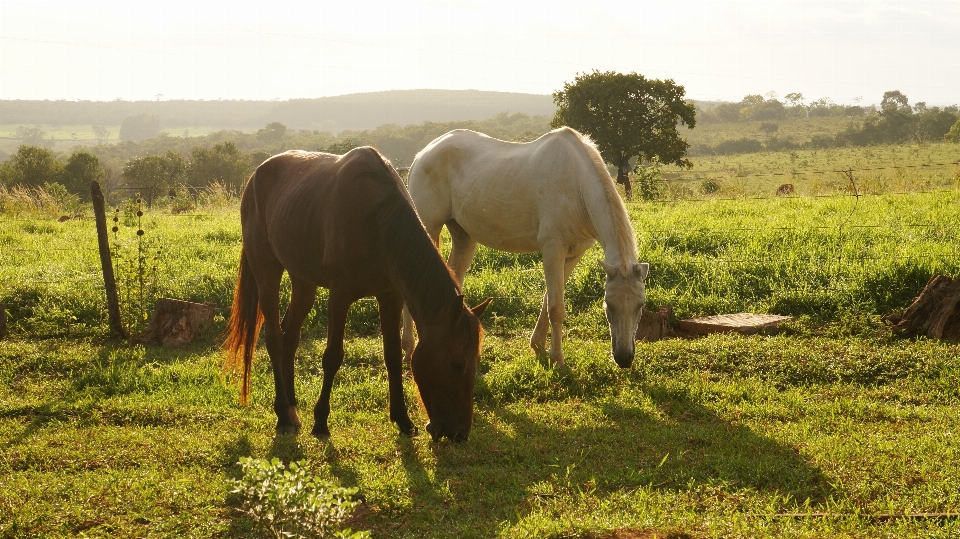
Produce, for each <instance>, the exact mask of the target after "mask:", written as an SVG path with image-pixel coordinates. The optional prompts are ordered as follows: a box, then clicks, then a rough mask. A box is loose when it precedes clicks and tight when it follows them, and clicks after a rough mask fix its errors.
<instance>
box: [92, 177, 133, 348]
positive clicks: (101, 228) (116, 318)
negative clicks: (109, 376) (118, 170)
mask: <svg viewBox="0 0 960 539" xmlns="http://www.w3.org/2000/svg"><path fill="white" fill-rule="evenodd" d="M90 195H91V196H92V198H93V214H94V217H95V218H96V221H97V245H98V246H99V247H100V266H101V267H102V268H103V285H104V288H105V289H106V291H107V313H108V314H109V316H110V334H111V335H114V336H117V337H122V338H124V339H126V338H128V335H127V330H125V329H123V321H122V320H121V319H120V300H119V299H118V297H117V281H116V279H115V278H114V276H113V262H112V261H111V260H110V241H109V238H108V237H107V214H106V209H105V204H104V201H103V191H101V190H100V184H99V183H98V182H97V181H96V180H94V181H92V182H90Z"/></svg>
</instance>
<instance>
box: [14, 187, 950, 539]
mask: <svg viewBox="0 0 960 539" xmlns="http://www.w3.org/2000/svg"><path fill="white" fill-rule="evenodd" d="M629 209H630V212H631V218H632V221H633V223H634V225H635V227H636V229H637V232H638V239H639V242H640V252H641V259H642V260H645V261H649V262H650V263H651V277H650V280H649V282H648V304H650V305H652V306H659V305H662V304H671V305H672V306H673V307H674V309H675V310H676V312H677V314H678V315H680V316H688V315H702V314H715V313H719V312H733V311H739V310H753V311H758V312H770V313H777V314H789V315H794V316H797V317H798V321H797V322H796V323H794V324H792V325H790V326H789V327H788V328H787V330H786V331H785V332H783V333H782V334H780V335H777V336H756V337H739V336H712V337H707V338H703V339H697V340H669V341H662V342H658V343H647V344H645V343H638V351H637V361H636V362H635V364H634V366H633V368H632V369H630V370H627V371H623V370H620V369H618V368H617V367H616V366H615V364H614V363H613V361H612V360H611V359H610V358H609V354H610V352H609V337H608V336H607V330H606V327H605V322H604V319H603V311H602V305H601V302H600V297H601V294H602V286H603V285H602V270H601V269H600V267H599V264H597V260H599V259H600V256H601V253H600V251H599V249H593V250H591V251H590V252H588V254H587V255H586V256H585V257H584V260H583V261H582V262H581V264H580V266H579V267H578V268H577V270H576V271H575V272H574V274H573V276H572V277H571V279H570V282H569V283H568V285H567V289H566V291H567V309H568V313H569V316H568V318H567V327H566V335H567V338H566V340H565V352H566V355H567V361H568V364H569V368H567V369H563V370H558V369H554V368H552V367H551V366H550V365H548V364H546V363H545V361H544V360H543V359H540V358H538V357H537V356H535V355H534V354H533V353H532V352H530V351H529V350H528V348H527V345H526V342H527V339H528V338H529V331H530V330H531V329H532V327H533V323H534V321H535V319H536V315H537V312H538V310H539V300H540V297H542V293H543V282H542V273H541V269H540V261H539V257H538V256H536V255H510V254H504V253H497V252H493V251H489V250H486V249H481V250H480V252H479V253H478V255H477V259H476V261H475V264H474V266H473V269H472V270H471V273H470V274H468V276H467V282H466V294H467V300H468V302H469V303H471V304H473V303H476V302H478V301H479V300H480V299H482V298H484V297H487V296H494V297H496V299H495V301H494V303H493V304H492V305H491V307H490V309H489V310H488V314H487V315H485V319H484V326H485V328H486V330H487V339H486V340H485V342H484V348H483V357H482V365H481V369H480V377H479V378H478V385H477V399H476V401H477V416H476V425H475V427H474V429H473V432H472V434H471V437H470V440H469V441H468V442H467V443H466V444H461V445H455V444H451V443H448V442H442V443H438V444H434V443H432V442H431V441H430V438H429V436H426V435H424V434H421V435H420V436H418V437H415V438H413V439H406V438H403V437H400V436H398V434H397V431H396V428H395V427H393V426H392V425H390V424H389V422H388V419H387V413H386V387H387V384H386V376H385V371H384V369H383V367H382V359H381V357H382V356H381V350H380V344H379V340H378V339H377V335H376V328H377V323H376V306H375V303H373V302H370V301H362V302H359V303H358V304H357V305H355V306H354V308H353V311H352V312H351V317H350V322H349V327H348V333H349V338H348V341H347V344H346V356H347V357H346V361H345V364H344V367H343V369H342V370H341V372H340V374H339V376H338V378H337V383H336V385H335V389H334V393H333V401H332V405H333V413H332V415H331V419H330V427H331V431H332V438H331V440H330V441H329V442H318V441H316V440H314V439H313V438H311V437H309V436H308V435H307V434H301V435H300V436H299V437H297V438H292V437H286V438H274V437H273V424H274V420H275V419H274V416H273V413H272V409H271V402H272V384H271V374H270V372H269V368H268V364H269V361H268V360H267V358H266V354H265V351H264V350H263V349H262V348H261V350H259V351H258V357H257V362H256V363H255V377H254V380H253V393H252V397H251V403H252V404H251V406H249V407H248V408H244V407H242V406H240V405H238V404H237V389H236V387H235V386H233V385H232V384H231V381H230V380H229V379H227V378H225V377H224V376H223V375H222V374H221V370H220V355H219V352H218V350H217V343H218V342H217V340H216V338H215V336H214V335H213V334H212V333H211V335H210V336H209V337H208V338H207V339H205V340H203V341H202V342H199V343H196V344H194V345H192V346H189V347H186V348H181V349H173V350H165V349H161V348H158V347H152V346H148V347H143V346H139V345H130V344H127V343H121V342H114V341H110V340H108V339H106V338H105V336H104V332H105V325H106V324H105V310H104V307H103V305H102V303H103V300H102V283H101V277H100V273H99V269H98V268H99V265H98V264H99V262H98V258H97V252H96V251H95V250H94V247H95V241H94V232H93V223H92V221H91V220H89V219H87V220H80V221H67V222H64V223H58V222H56V221H54V220H52V219H36V218H31V217H28V216H22V217H16V218H14V217H10V216H4V217H0V302H2V303H5V304H6V305H7V309H8V312H9V314H10V331H11V334H10V335H9V336H8V337H7V338H6V339H5V340H3V341H0V446H2V448H3V449H2V451H0V536H3V537H36V536H41V537H76V536H89V537H108V536H109V537H115V536H147V535H151V536H153V535H156V536H171V537H181V536H194V537H259V536H262V532H260V531H258V530H257V529H256V528H255V527H254V523H253V521H251V520H250V519H248V518H247V517H244V516H242V515H241V514H240V513H239V511H238V510H237V506H238V500H237V499H236V497H234V496H232V495H231V494H230V493H229V491H230V486H229V483H228V481H229V479H231V478H236V477H238V475H239V473H240V467H239V466H238V464H237V460H238V459H239V458H240V457H243V456H253V457H262V458H268V457H271V456H277V457H280V458H282V459H284V460H286V461H289V460H301V459H302V460H305V461H306V462H307V463H308V464H309V466H310V467H311V469H312V470H313V471H314V473H315V474H317V475H319V476H322V477H324V478H327V479H332V480H334V481H335V482H337V483H339V484H342V485H344V486H355V487H358V488H359V495H360V496H361V500H362V501H363V503H362V504H361V506H360V508H359V509H358V510H357V511H356V512H355V514H354V516H353V518H352V519H351V521H350V522H349V525H350V527H352V528H353V529H355V530H356V529H360V530H370V531H371V532H372V534H373V536H374V537H451V538H453V537H556V538H560V537H585V538H586V537H593V538H609V537H618V536H619V537H630V535H625V534H627V533H628V532H627V531H624V530H632V532H633V533H634V536H639V537H642V536H644V535H643V533H646V532H651V533H652V532H656V533H659V534H660V536H664V535H669V534H673V537H696V538H701V537H805V538H820V537H851V538H852V537H857V538H860V537H944V538H946V537H955V536H957V535H958V534H960V521H958V520H956V519H954V518H929V517H908V516H903V517H901V518H898V517H897V515H907V514H915V513H954V514H955V513H957V512H958V511H960V441H958V440H957V437H958V436H960V345H957V344H950V343H941V342H935V341H930V340H927V339H918V340H899V339H894V338H891V337H889V336H886V335H877V330H878V329H879V328H880V326H881V324H880V322H879V316H880V315H881V314H883V313H886V312H889V311H893V310H898V309H902V308H903V307H904V306H906V305H907V304H908V303H909V301H910V299H911V298H912V297H914V296H915V295H916V294H917V293H918V292H919V291H920V289H921V288H922V287H923V285H924V284H925V282H926V281H927V279H929V277H930V276H931V275H933V274H936V273H943V274H947V275H951V276H954V277H956V276H960V254H958V253H960V233H958V228H960V227H958V226H957V223H960V192H958V191H956V190H946V191H939V192H928V193H919V192H918V193H907V194H883V195H876V196H868V197H859V198H856V197H852V196H835V197H829V198H813V197H798V198H780V199H766V200H752V199H736V200H726V199H722V198H721V199H711V198H706V199H704V200H692V201H660V202H644V203H633V204H631V205H630V206H629ZM132 211H133V208H123V209H121V211H120V212H119V217H118V219H119V222H120V225H121V226H120V228H121V230H120V232H119V234H118V235H117V236H116V237H115V238H114V240H113V242H114V244H116V246H117V247H116V249H115V250H116V251H117V252H118V253H119V254H120V255H121V258H120V259H119V261H118V263H117V266H118V274H119V276H120V283H121V292H122V295H123V297H124V298H125V299H124V304H125V306H126V308H125V312H126V314H127V321H128V324H130V325H134V326H136V325H139V326H142V324H143V319H142V315H141V313H140V310H139V307H138V305H137V304H138V303H139V302H140V294H141V292H140V284H139V279H140V278H141V276H142V279H143V302H144V304H145V305H146V306H149V305H150V304H151V302H152V299H153V298H155V297H158V296H171V297H178V298H182V299H188V300H194V301H212V302H213V303H215V304H216V305H217V306H218V308H219V311H218V312H219V315H218V318H217V324H218V325H219V326H220V327H222V323H223V315H224V314H226V308H227V307H228V306H229V301H230V297H231V293H232V287H233V280H234V277H235V271H236V261H237V254H238V250H239V241H240V233H239V220H238V217H237V210H236V206H235V203H234V204H228V205H226V206H222V207H205V208H201V209H200V210H198V211H197V212H194V213H192V214H181V215H172V214H171V213H170V212H169V209H165V208H161V207H158V208H155V209H153V210H150V211H148V212H147V213H146V216H145V217H144V220H143V229H144V230H145V232H146V233H145V235H144V236H143V238H144V240H143V241H144V244H142V245H141V246H140V247H139V248H138V244H137V240H136V235H135V230H136V219H135V217H134V216H133V214H132ZM141 256H142V258H143V260H144V269H143V270H142V271H141V270H140V269H139V262H138V259H139V258H140V257H141ZM323 299H325V296H323V295H321V298H320V301H318V304H317V308H316V309H315V310H314V312H313V313H311V315H310V316H309V317H308V321H307V324H306V326H305V339H304V342H303V344H302V346H301V354H300V358H299V366H298V369H299V371H298V374H297V383H298V391H299V392H300V396H301V401H302V402H303V403H305V405H304V406H305V407H307V409H308V407H309V406H310V405H312V403H313V402H315V400H316V398H317V397H318V394H319V387H320V381H321V371H320V357H321V355H322V352H323V349H324V344H325V343H324V334H323V329H324V325H325V315H324V312H323ZM415 391H416V390H415V387H414V386H413V384H412V382H411V381H410V380H409V377H408V379H407V383H406V392H407V401H408V404H409V405H410V408H411V413H412V414H413V419H414V422H415V423H416V424H418V425H423V423H424V422H425V420H426V418H425V414H423V412H422V411H421V410H420V409H419V408H418V406H417V405H416V397H415ZM304 415H305V416H307V417H308V416H309V412H308V411H307V412H306V413H305V414H304ZM310 421H312V419H309V417H308V418H307V419H306V423H307V425H308V426H309V425H310ZM614 530H621V531H620V532H619V533H620V535H615V534H614Z"/></svg>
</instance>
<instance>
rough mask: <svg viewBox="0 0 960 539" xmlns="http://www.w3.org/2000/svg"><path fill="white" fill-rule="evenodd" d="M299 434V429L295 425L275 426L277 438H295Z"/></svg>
mask: <svg viewBox="0 0 960 539" xmlns="http://www.w3.org/2000/svg"><path fill="white" fill-rule="evenodd" d="M298 432H300V427H299V426H297V425H278V426H277V436H291V435H293V436H296V435H297V433H298Z"/></svg>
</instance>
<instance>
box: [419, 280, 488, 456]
mask: <svg viewBox="0 0 960 539" xmlns="http://www.w3.org/2000/svg"><path fill="white" fill-rule="evenodd" d="M492 299H493V298H488V299H486V300H485V301H484V302H483V303H481V304H479V305H477V306H476V307H474V308H473V309H468V308H467V307H466V306H465V305H464V304H463V301H462V299H461V301H460V305H459V308H453V309H449V311H450V313H449V314H445V315H444V316H442V317H441V318H440V323H439V324H436V325H434V324H431V325H430V326H425V327H423V328H418V329H419V330H420V331H419V333H420V341H419V342H418V343H417V347H416V348H415V349H414V350H413V360H412V363H413V380H414V381H415V382H416V383H417V388H418V389H419V390H420V401H421V402H422V403H423V407H424V408H425V409H426V412H427V417H428V418H429V419H430V422H429V423H427V432H429V433H430V436H432V437H433V440H434V441H438V440H440V439H441V438H443V437H444V436H446V437H447V438H450V439H451V440H453V441H455V442H463V441H466V439H467V436H469V435H470V427H472V426H473V386H474V384H475V383H476V381H477V367H478V365H479V362H480V343H481V341H482V340H483V328H481V327H480V321H479V318H480V315H482V314H483V311H484V310H485V309H486V308H487V305H489V304H490V301H491V300H492Z"/></svg>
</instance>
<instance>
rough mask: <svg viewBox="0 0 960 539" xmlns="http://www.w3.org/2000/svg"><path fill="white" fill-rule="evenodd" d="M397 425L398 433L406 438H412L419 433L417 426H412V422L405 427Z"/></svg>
mask: <svg viewBox="0 0 960 539" xmlns="http://www.w3.org/2000/svg"><path fill="white" fill-rule="evenodd" d="M397 426H398V427H399V428H400V434H402V435H404V436H406V437H407V438H413V437H414V436H416V435H417V434H419V433H420V431H419V430H418V429H417V427H415V426H413V424H410V425H409V426H406V427H400V426H399V425H397Z"/></svg>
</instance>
